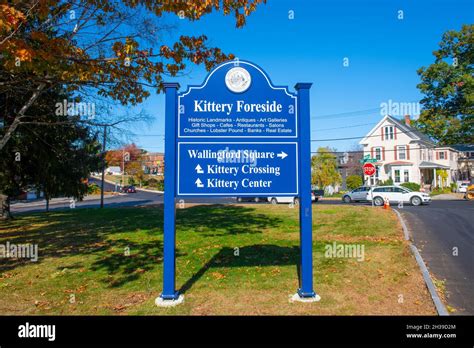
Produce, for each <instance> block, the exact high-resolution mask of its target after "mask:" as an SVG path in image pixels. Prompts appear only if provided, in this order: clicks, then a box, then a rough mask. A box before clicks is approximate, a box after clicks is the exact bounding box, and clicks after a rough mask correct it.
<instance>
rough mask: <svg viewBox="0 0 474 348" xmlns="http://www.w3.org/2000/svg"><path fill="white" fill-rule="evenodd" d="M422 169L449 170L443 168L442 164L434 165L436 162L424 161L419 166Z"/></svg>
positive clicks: (445, 167) (446, 167)
mask: <svg viewBox="0 0 474 348" xmlns="http://www.w3.org/2000/svg"><path fill="white" fill-rule="evenodd" d="M418 167H420V168H422V169H423V168H440V169H449V167H448V166H443V165H442V164H438V163H434V162H428V161H422V162H421V163H420V165H419V166H418Z"/></svg>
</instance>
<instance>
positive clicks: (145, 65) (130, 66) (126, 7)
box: [0, 0, 266, 150]
mask: <svg viewBox="0 0 474 348" xmlns="http://www.w3.org/2000/svg"><path fill="white" fill-rule="evenodd" d="M262 2H263V3H264V2H266V0H222V1H219V0H200V1H199V0H196V1H152V0H117V1H113V2H112V1H97V0H24V1H15V2H10V1H5V0H0V57H1V58H2V60H1V63H0V64H1V65H0V97H2V98H3V100H6V101H5V103H4V104H5V105H8V101H7V100H8V96H9V95H11V94H12V93H14V94H16V95H17V96H18V95H21V96H22V97H23V102H22V105H21V107H18V108H17V107H15V108H14V109H8V108H7V107H5V109H4V110H2V111H3V114H4V115H5V119H4V120H3V127H4V131H3V132H2V131H1V130H0V150H1V149H2V148H3V147H4V146H5V144H6V143H7V142H8V140H9V139H10V138H11V137H12V135H13V134H14V132H15V130H16V129H17V128H18V126H19V125H21V124H22V123H28V124H34V123H35V115H31V114H28V110H29V108H30V107H31V105H33V104H34V103H36V102H38V99H39V98H41V95H42V93H44V91H45V90H48V89H51V88H54V87H55V86H64V87H66V88H67V91H68V92H71V93H73V94H74V95H77V96H78V97H82V98H93V99H94V100H95V99H97V98H104V99H105V100H112V101H117V102H119V103H120V104H122V105H136V104H139V103H141V102H142V101H143V100H144V99H145V98H147V97H148V96H149V95H150V91H152V90H154V91H156V92H158V93H159V92H162V91H163V79H164V77H168V76H176V75H178V74H180V73H182V72H183V71H185V69H186V67H187V63H188V62H192V63H194V64H204V65H205V67H206V69H208V70H210V69H211V68H212V67H213V66H215V65H216V64H217V63H220V62H222V61H225V60H229V59H232V58H233V57H234V56H233V55H232V54H225V53H223V52H222V51H221V50H220V49H219V48H217V47H209V46H208V45H207V37H206V36H204V35H200V36H185V35H182V36H180V37H179V39H178V40H177V41H176V42H174V43H173V44H172V45H165V44H163V43H162V42H160V38H161V32H162V31H163V30H167V29H169V28H166V27H164V26H162V25H161V23H160V21H159V20H160V17H163V16H165V15H170V14H175V15H178V16H179V17H180V18H187V19H188V20H191V21H195V20H199V19H200V18H201V17H202V16H204V15H205V14H209V13H211V12H214V11H219V12H222V13H223V14H224V15H230V14H232V15H233V16H234V17H235V18H236V26H237V27H242V26H243V25H244V24H245V18H246V16H248V15H250V13H251V12H253V11H254V10H255V9H256V6H257V5H258V4H259V3H262ZM81 121H82V122H84V120H81V119H80V118H78V117H71V122H81ZM2 133H3V134H2Z"/></svg>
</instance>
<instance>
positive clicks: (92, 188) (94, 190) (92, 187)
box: [87, 184, 100, 195]
mask: <svg viewBox="0 0 474 348" xmlns="http://www.w3.org/2000/svg"><path fill="white" fill-rule="evenodd" d="M87 194H88V195H98V194H100V187H99V186H98V185H97V184H89V185H87Z"/></svg>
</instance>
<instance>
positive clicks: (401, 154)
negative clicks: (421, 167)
mask: <svg viewBox="0 0 474 348" xmlns="http://www.w3.org/2000/svg"><path fill="white" fill-rule="evenodd" d="M397 152H398V159H401V160H404V159H406V158H407V154H406V147H405V146H397Z"/></svg>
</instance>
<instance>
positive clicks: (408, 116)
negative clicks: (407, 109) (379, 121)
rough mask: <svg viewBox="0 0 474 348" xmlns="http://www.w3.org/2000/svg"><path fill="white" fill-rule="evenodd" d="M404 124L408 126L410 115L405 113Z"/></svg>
mask: <svg viewBox="0 0 474 348" xmlns="http://www.w3.org/2000/svg"><path fill="white" fill-rule="evenodd" d="M405 124H406V125H407V126H408V127H410V115H405Z"/></svg>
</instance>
